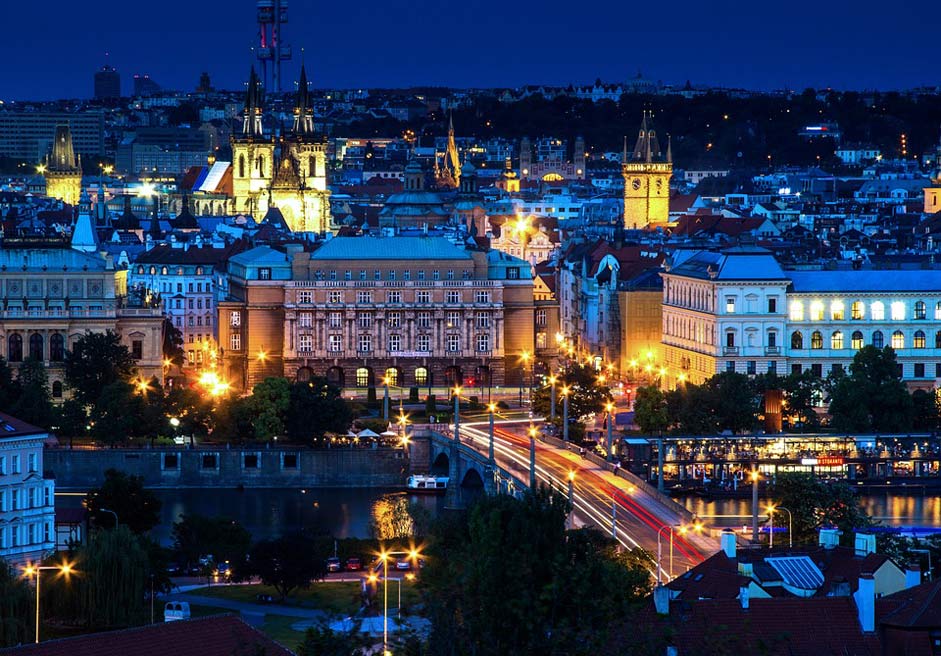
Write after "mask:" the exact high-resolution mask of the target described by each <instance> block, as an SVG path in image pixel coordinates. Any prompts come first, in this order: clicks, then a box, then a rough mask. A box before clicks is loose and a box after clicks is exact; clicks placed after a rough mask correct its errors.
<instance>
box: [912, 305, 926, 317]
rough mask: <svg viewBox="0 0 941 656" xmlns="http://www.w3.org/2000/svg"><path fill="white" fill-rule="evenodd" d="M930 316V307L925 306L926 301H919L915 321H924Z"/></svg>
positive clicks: (916, 306)
mask: <svg viewBox="0 0 941 656" xmlns="http://www.w3.org/2000/svg"><path fill="white" fill-rule="evenodd" d="M927 316H928V306H927V305H925V302H924V301H917V302H916V303H915V314H914V318H915V319H924V318H926V317H927Z"/></svg>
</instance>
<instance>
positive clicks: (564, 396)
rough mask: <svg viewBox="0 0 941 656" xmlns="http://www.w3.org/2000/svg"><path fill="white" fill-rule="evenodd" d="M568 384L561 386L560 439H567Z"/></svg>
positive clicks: (569, 389)
mask: <svg viewBox="0 0 941 656" xmlns="http://www.w3.org/2000/svg"><path fill="white" fill-rule="evenodd" d="M571 389H572V388H570V387H569V386H568V385H564V386H563V387H562V439H563V440H565V441H566V442H568V441H569V392H570V391H571Z"/></svg>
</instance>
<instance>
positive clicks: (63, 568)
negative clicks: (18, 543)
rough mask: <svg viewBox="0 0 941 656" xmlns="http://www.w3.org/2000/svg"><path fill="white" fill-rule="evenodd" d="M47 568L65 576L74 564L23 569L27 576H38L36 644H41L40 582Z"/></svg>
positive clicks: (29, 566) (69, 572) (36, 566)
mask: <svg viewBox="0 0 941 656" xmlns="http://www.w3.org/2000/svg"><path fill="white" fill-rule="evenodd" d="M46 570H55V571H57V572H59V573H60V574H61V575H63V576H65V577H68V576H69V574H71V573H72V572H73V570H72V565H71V564H69V563H62V564H61V565H27V566H26V567H25V568H24V569H23V574H25V575H26V576H28V577H31V576H35V577H36V644H39V583H40V581H41V577H42V572H44V571H46Z"/></svg>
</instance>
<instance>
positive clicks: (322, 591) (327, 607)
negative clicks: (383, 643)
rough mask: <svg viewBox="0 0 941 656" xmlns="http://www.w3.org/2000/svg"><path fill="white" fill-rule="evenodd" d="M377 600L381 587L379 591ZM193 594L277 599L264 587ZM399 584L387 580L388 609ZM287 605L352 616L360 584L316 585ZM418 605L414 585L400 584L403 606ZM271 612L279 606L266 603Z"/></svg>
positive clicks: (214, 589) (208, 589) (251, 600)
mask: <svg viewBox="0 0 941 656" xmlns="http://www.w3.org/2000/svg"><path fill="white" fill-rule="evenodd" d="M379 593H380V597H381V594H382V588H381V587H380V589H379ZM192 594H195V595H200V596H203V597H217V598H219V599H230V600H232V601H243V602H248V603H257V600H256V595H258V594H269V595H271V596H272V597H274V598H275V599H276V600H277V598H278V593H277V592H275V590H274V588H272V587H269V586H267V585H214V586H212V587H206V588H199V589H196V590H193V591H192ZM398 594H399V584H398V583H397V582H395V581H393V580H391V579H390V580H389V606H390V607H394V606H397V605H398ZM285 603H286V605H289V606H302V607H304V608H316V609H318V610H323V611H326V612H328V613H333V614H336V615H351V614H353V613H355V612H356V611H358V610H359V607H360V584H359V583H358V582H356V581H338V582H316V583H312V584H311V586H310V588H308V589H307V590H294V592H292V593H291V595H290V596H289V597H288V598H287V600H286V602H285ZM416 603H418V593H417V592H416V590H415V584H414V583H411V582H409V581H403V582H402V605H403V606H412V605H414V604H416ZM267 605H268V606H269V607H270V608H271V609H272V613H277V608H278V606H279V605H280V604H279V602H277V601H275V602H274V603H272V604H267Z"/></svg>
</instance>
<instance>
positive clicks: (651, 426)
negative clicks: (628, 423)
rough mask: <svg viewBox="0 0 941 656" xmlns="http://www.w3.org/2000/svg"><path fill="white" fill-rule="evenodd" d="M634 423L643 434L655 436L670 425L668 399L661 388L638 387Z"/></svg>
mask: <svg viewBox="0 0 941 656" xmlns="http://www.w3.org/2000/svg"><path fill="white" fill-rule="evenodd" d="M634 423H635V424H637V425H638V426H639V427H640V430H641V432H643V433H647V434H648V435H654V434H657V433H660V432H662V431H665V430H666V429H667V428H668V427H669V425H670V417H669V415H668V414H667V397H666V394H664V393H663V392H662V391H661V390H660V388H659V387H655V386H653V385H649V386H644V387H638V388H637V396H636V397H635V398H634Z"/></svg>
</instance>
